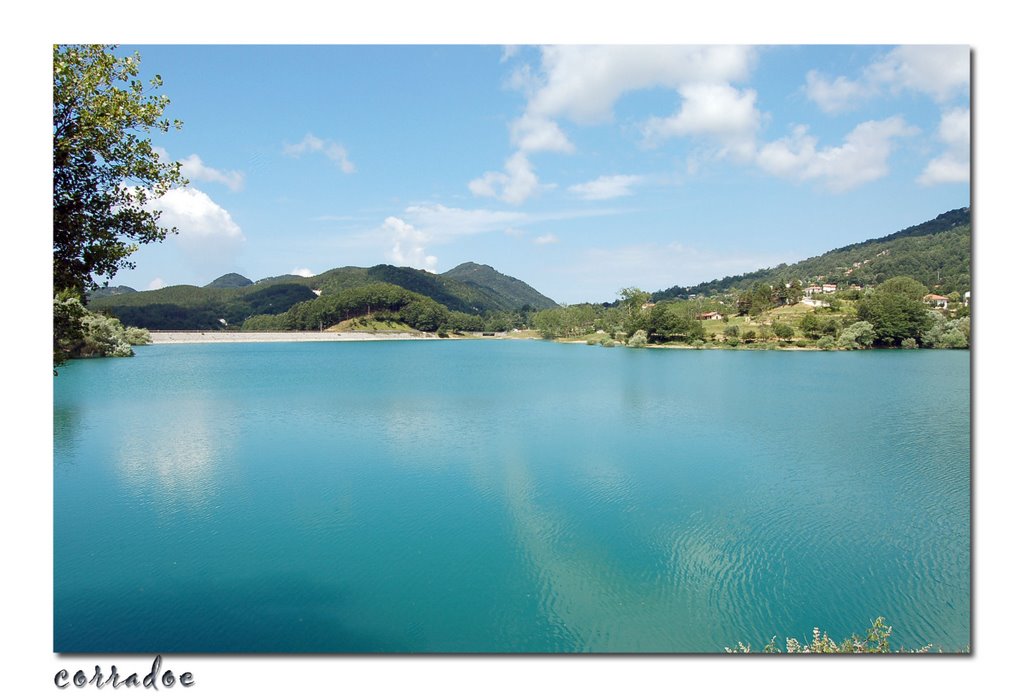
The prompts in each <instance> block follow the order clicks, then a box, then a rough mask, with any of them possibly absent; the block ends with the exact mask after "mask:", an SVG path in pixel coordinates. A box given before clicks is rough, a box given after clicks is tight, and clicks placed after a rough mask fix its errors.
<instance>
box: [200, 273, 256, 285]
mask: <svg viewBox="0 0 1024 697" xmlns="http://www.w3.org/2000/svg"><path fill="white" fill-rule="evenodd" d="M251 285H252V281H250V280H249V279H248V278H246V277H245V276H243V275H241V274H237V273H226V274H224V275H223V276H221V277H220V278H217V279H214V280H212V281H210V282H209V283H207V284H206V286H205V287H206V288H245V287H246V286H251Z"/></svg>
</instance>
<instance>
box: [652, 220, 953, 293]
mask: <svg viewBox="0 0 1024 697" xmlns="http://www.w3.org/2000/svg"><path fill="white" fill-rule="evenodd" d="M970 260H971V226H970V209H969V208H962V209H958V210H955V211H950V212H948V213H943V214H942V215H940V216H938V217H937V218H935V219H934V220H931V221H928V222H927V223H922V224H921V225H915V226H913V227H911V228H907V229H905V230H901V231H899V232H896V233H893V234H891V235H887V236H886V237H881V238H876V239H871V240H867V241H866V242H860V243H857V244H851V245H847V246H845V247H840V248H838V249H834V250H831V251H829V252H826V253H824V254H821V255H819V256H816V257H811V258H810V259H805V260H803V261H800V262H798V263H795V264H780V265H778V266H775V267H772V268H767V269H759V270H757V271H753V272H750V273H746V274H740V275H735V276H726V277H724V278H720V279H716V280H713V281H707V282H704V283H699V284H697V285H693V286H678V285H677V286H672V287H671V288H666V289H664V290H660V291H657V292H655V293H653V294H652V300H653V301H655V302H658V301H660V300H665V299H669V298H675V297H682V298H686V297H689V296H694V295H704V296H711V295H721V294H725V293H729V292H733V291H739V290H746V289H750V288H752V287H753V286H754V285H756V284H758V283H765V284H768V285H771V286H779V285H783V284H785V283H786V282H790V281H792V280H793V279H803V280H807V281H809V280H812V279H813V280H815V281H816V282H824V283H838V284H844V285H845V284H857V285H861V286H869V285H877V284H879V283H882V282H883V281H885V280H886V279H889V278H892V277H895V276H909V277H910V278H914V279H916V280H918V281H920V282H921V283H923V284H925V285H926V286H928V287H929V288H931V289H932V290H934V291H935V292H937V293H940V294H943V295H948V294H949V293H952V292H959V293H961V294H962V293H964V292H966V291H968V290H970V288H971V263H970Z"/></svg>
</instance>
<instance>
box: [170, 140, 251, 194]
mask: <svg viewBox="0 0 1024 697" xmlns="http://www.w3.org/2000/svg"><path fill="white" fill-rule="evenodd" d="M153 152H155V153H156V154H157V156H158V157H159V158H160V159H161V160H162V161H163V162H171V156H170V154H169V153H168V152H167V150H165V149H164V148H161V147H160V146H158V145H156V146H153ZM180 163H181V173H182V174H183V175H184V176H185V178H186V179H188V180H189V181H190V182H195V181H207V182H218V183H220V184H224V185H225V186H227V187H228V188H229V189H231V190H232V191H241V190H242V187H243V186H244V185H245V175H244V174H242V173H241V172H239V171H238V170H231V171H225V170H220V169H215V168H213V167H208V166H207V165H206V164H205V163H204V162H203V160H202V158H201V157H199V155H196V154H195V153H192V154H191V155H189V156H188V157H186V158H185V159H184V160H181V161H180Z"/></svg>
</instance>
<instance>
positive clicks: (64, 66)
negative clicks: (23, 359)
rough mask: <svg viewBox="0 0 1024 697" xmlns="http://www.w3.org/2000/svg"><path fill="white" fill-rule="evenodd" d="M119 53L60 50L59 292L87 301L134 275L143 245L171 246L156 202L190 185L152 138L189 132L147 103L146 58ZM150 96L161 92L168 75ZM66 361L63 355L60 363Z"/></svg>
mask: <svg viewBox="0 0 1024 697" xmlns="http://www.w3.org/2000/svg"><path fill="white" fill-rule="evenodd" d="M113 49H114V47H113V46H103V45H86V46H62V45H57V46H54V47H53V290H54V295H55V296H56V295H57V294H58V293H59V292H60V291H63V290H70V291H72V292H74V293H75V294H76V295H78V296H79V297H84V294H85V292H86V291H88V290H91V289H95V288H97V287H99V283H98V282H97V278H107V279H110V278H112V277H113V276H114V274H115V273H116V272H117V271H118V270H119V269H123V268H132V266H133V264H132V262H131V261H129V259H128V257H129V256H130V255H131V254H132V253H133V252H134V251H135V250H136V249H138V246H139V245H140V244H145V243H149V242H154V241H158V240H162V239H164V238H165V237H166V235H167V233H168V232H174V229H173V228H171V229H170V230H168V229H167V228H164V227H161V226H160V224H159V218H160V213H159V211H157V210H155V209H153V208H152V202H153V201H154V200H156V199H158V198H159V197H160V196H162V195H163V194H164V193H166V192H167V190H168V189H170V188H171V187H173V186H176V185H184V184H187V183H188V182H187V181H186V180H185V179H184V178H183V177H182V176H181V172H180V165H179V164H178V163H176V162H174V163H169V162H164V161H161V159H160V157H159V156H158V154H157V153H156V151H154V149H153V146H152V143H151V142H150V141H149V139H148V138H147V137H145V136H146V135H147V134H148V133H149V132H150V131H153V130H156V131H160V132H167V131H168V130H169V129H170V128H171V127H172V126H173V127H174V128H180V127H181V123H180V122H179V121H177V120H175V121H174V122H171V121H169V120H168V119H166V118H164V116H163V112H164V109H165V108H166V107H167V105H168V103H169V100H168V98H167V97H165V96H162V95H160V96H157V95H152V94H147V89H146V87H145V86H144V85H143V82H142V81H141V80H139V79H137V76H138V72H139V62H140V59H139V56H138V54H134V55H132V56H127V57H120V58H119V57H117V56H116V55H114V53H113ZM149 84H150V87H151V88H152V89H154V90H155V89H157V88H159V87H160V85H161V79H160V76H159V75H157V76H156V77H154V78H153V79H152V80H151V81H150V83H149ZM55 358H56V354H55Z"/></svg>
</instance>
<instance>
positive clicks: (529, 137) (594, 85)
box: [469, 46, 757, 204]
mask: <svg viewBox="0 0 1024 697" xmlns="http://www.w3.org/2000/svg"><path fill="white" fill-rule="evenodd" d="M755 57H756V52H755V50H754V49H753V48H750V47H744V46H546V47H544V48H542V49H541V62H540V67H539V69H538V71H537V72H536V73H535V72H534V71H532V70H531V69H530V68H529V66H527V65H525V64H524V65H521V66H519V67H518V68H517V69H515V70H514V71H513V73H512V75H511V77H510V78H509V80H508V81H507V85H508V86H510V87H513V88H515V89H520V90H522V91H523V92H524V93H525V94H526V96H527V104H526V108H525V109H524V111H523V114H522V116H520V117H519V118H518V119H516V120H515V121H514V122H512V124H511V125H510V127H509V130H510V137H511V141H512V144H513V146H514V147H515V148H516V151H515V153H514V154H513V155H512V156H511V157H509V159H508V160H507V161H506V162H505V170H504V171H503V172H495V171H491V172H487V173H485V174H484V175H483V176H481V177H478V178H477V179H474V180H472V181H471V182H469V189H470V191H472V192H473V193H474V194H476V195H477V196H488V197H492V198H498V199H500V200H502V201H505V202H507V203H514V204H518V203H522V202H523V201H525V200H526V199H527V198H529V197H530V196H533V195H534V194H536V193H537V192H538V191H540V190H541V189H543V188H544V187H543V186H542V185H541V184H540V180H539V179H538V177H537V175H536V174H535V173H534V170H533V167H532V165H531V163H530V161H529V160H528V159H527V154H528V153H532V152H561V153H571V152H573V151H574V150H575V148H574V146H573V144H572V142H571V141H570V140H569V138H568V136H566V134H565V132H564V131H563V130H562V128H561V126H560V125H559V124H558V119H563V118H564V119H569V120H570V121H573V122H575V123H579V124H593V123H598V122H602V121H608V120H610V119H611V118H612V116H613V110H614V107H615V103H616V102H617V101H618V100H619V98H620V97H621V96H622V95H624V94H626V93H627V92H632V91H636V90H643V89H650V88H654V87H663V88H664V87H667V88H671V89H677V90H680V91H681V93H682V91H683V90H684V88H686V87H687V86H688V85H690V84H692V83H702V84H703V83H711V84H716V85H722V86H725V87H727V83H729V82H731V81H734V80H741V79H744V78H745V77H746V76H747V75H748V74H749V72H750V69H751V68H752V66H753V63H754V60H755ZM504 59H506V60H507V59H508V55H506V56H505V58H504ZM728 89H732V88H728ZM698 92H699V91H698ZM698 92H695V93H694V94H693V95H692V97H691V101H692V102H693V103H692V104H691V105H690V111H689V112H686V114H684V115H683V117H682V118H683V121H684V122H687V121H692V120H693V119H698V120H700V121H702V123H701V124H699V125H698V128H697V129H696V130H695V131H694V132H695V133H699V134H706V133H711V134H714V135H717V136H718V137H719V138H720V139H722V140H723V141H724V146H725V149H726V150H741V149H745V150H746V151H747V156H748V157H749V156H751V155H752V150H753V145H752V141H750V138H751V136H748V135H747V134H744V135H743V137H742V138H739V137H738V135H737V132H736V128H737V122H738V121H739V122H743V123H746V124H749V123H750V122H751V117H750V114H749V112H750V105H752V103H753V100H754V99H755V95H754V93H752V92H750V93H744V94H743V95H740V94H739V93H736V95H737V97H736V99H733V100H732V101H733V104H732V106H739V107H740V108H741V109H742V110H744V112H745V113H741V114H739V115H738V116H736V115H734V114H731V113H728V114H727V113H726V111H725V108H726V106H727V105H725V104H723V103H722V102H721V101H720V100H719V102H718V103H717V104H716V103H714V101H713V100H712V101H710V102H709V101H708V100H707V99H705V100H703V101H701V97H702V96H704V95H701V94H699V93H698ZM684 96H685V95H684ZM719 96H720V94H719ZM709 98H710V96H709ZM698 102H700V103H699V104H698ZM715 106H717V107H718V111H717V114H716V115H717V117H718V118H719V119H721V117H722V116H728V118H727V119H726V120H725V121H724V122H722V121H721V120H719V121H718V122H717V123H718V126H717V127H716V126H714V125H712V123H711V122H710V121H708V120H707V119H708V118H712V117H713V116H712V115H711V114H703V113H694V109H697V110H698V111H700V109H701V108H703V109H705V110H707V109H709V108H711V109H713V108H714V107H715ZM684 109H685V105H684ZM755 113H756V111H755ZM666 121H667V120H666ZM753 121H754V122H755V125H756V121H757V119H753ZM666 128H668V125H666ZM748 141H749V143H748Z"/></svg>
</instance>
